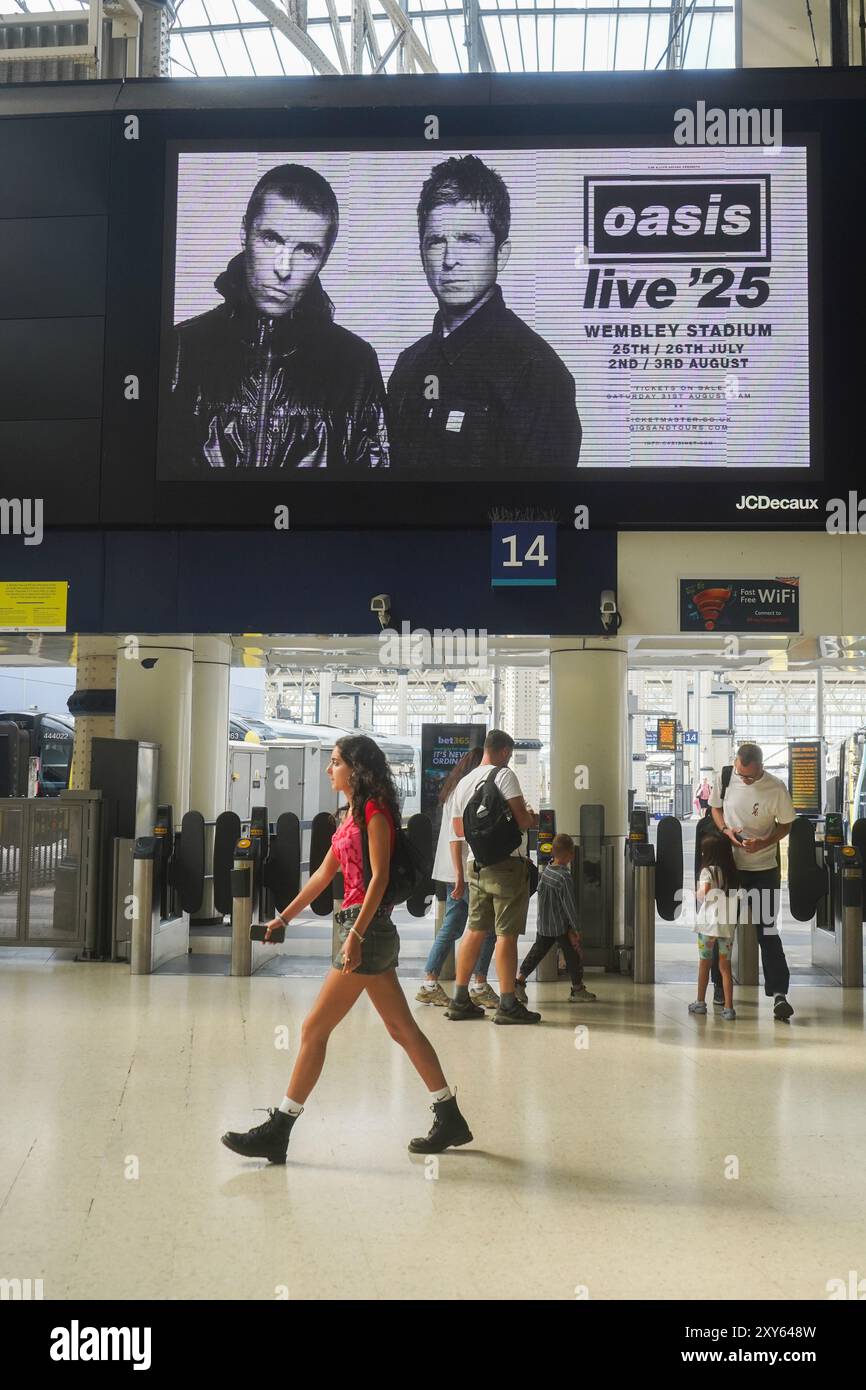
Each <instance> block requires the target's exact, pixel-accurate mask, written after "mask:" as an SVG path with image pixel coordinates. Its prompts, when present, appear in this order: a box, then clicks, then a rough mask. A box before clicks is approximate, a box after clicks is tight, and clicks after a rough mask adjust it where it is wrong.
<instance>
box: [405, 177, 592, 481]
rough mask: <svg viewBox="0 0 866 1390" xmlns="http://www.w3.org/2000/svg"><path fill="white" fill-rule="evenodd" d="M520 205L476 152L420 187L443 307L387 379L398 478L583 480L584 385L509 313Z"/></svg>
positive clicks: (435, 288) (425, 237)
mask: <svg viewBox="0 0 866 1390" xmlns="http://www.w3.org/2000/svg"><path fill="white" fill-rule="evenodd" d="M510 229H511V204H510V198H509V194H508V189H507V187H506V185H505V182H504V181H503V179H502V178H501V177H500V175H499V174H498V173H497V172H496V171H495V170H494V169H491V168H489V167H488V166H487V165H486V164H485V163H484V162H483V161H482V160H481V159H479V158H478V157H477V156H476V155H471V154H467V155H463V156H462V157H452V158H450V159H446V160H444V161H443V162H442V163H441V164H437V165H436V166H435V168H434V169H433V170H432V172H431V174H430V176H429V178H428V179H427V180H426V182H425V183H424V186H423V188H422V190H421V197H420V200H419V203H418V238H419V244H420V251H421V263H422V266H423V269H424V275H425V277H426V279H427V284H428V286H429V288H430V290H431V292H432V293H433V295H434V296H435V298H436V301H437V304H438V310H437V313H436V316H435V318H434V321H433V330H432V332H430V333H428V334H426V335H425V336H424V337H422V338H419V339H418V341H417V342H415V343H413V344H412V345H411V347H407V348H406V349H405V350H404V351H403V352H402V353H401V354H400V356H399V358H398V359H397V363H396V365H395V367H394V370H393V372H392V374H391V377H390V380H389V383H388V402H389V422H390V433H391V449H392V459H393V465H394V469H395V472H396V471H399V472H400V473H402V472H404V471H409V470H414V469H419V470H423V471H424V472H425V473H429V472H430V471H431V470H436V471H440V470H448V471H450V470H453V471H454V472H455V473H458V472H459V474H460V475H461V476H473V475H475V476H477V475H478V474H482V475H483V474H486V475H487V476H490V475H496V474H502V473H505V474H508V473H512V474H513V473H515V472H519V473H521V474H523V475H524V476H526V477H529V478H531V477H532V476H533V474H534V473H538V472H541V471H543V472H544V473H546V474H548V475H549V474H550V473H551V472H556V471H559V472H560V473H573V470H574V469H575V468H576V466H577V463H578V456H579V454H580V443H581V425H580V419H579V416H578V413H577V407H576V405H575V387H574V378H573V377H572V376H571V373H570V372H569V371H568V368H567V367H566V366H565V364H564V362H563V361H562V359H561V358H560V357H559V356H558V354H557V353H556V352H554V350H553V348H552V347H551V346H550V344H549V343H547V342H545V340H544V339H543V338H541V337H540V336H539V335H538V334H537V333H535V332H533V330H532V329H531V328H529V327H528V325H527V324H525V323H524V322H523V320H522V319H520V318H518V316H517V315H516V314H514V313H512V311H511V310H510V309H509V308H508V307H507V305H506V303H505V300H504V298H503V295H502V290H501V289H500V287H499V285H498V283H497V280H498V277H499V275H500V273H501V272H502V271H503V270H504V268H505V266H506V265H507V263H508V259H509V255H510V252H511V242H510V240H509V236H510Z"/></svg>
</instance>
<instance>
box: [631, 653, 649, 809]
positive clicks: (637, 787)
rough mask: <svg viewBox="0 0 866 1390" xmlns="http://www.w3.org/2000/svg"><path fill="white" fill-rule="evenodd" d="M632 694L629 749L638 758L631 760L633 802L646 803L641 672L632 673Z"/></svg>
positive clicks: (644, 688)
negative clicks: (633, 698)
mask: <svg viewBox="0 0 866 1390" xmlns="http://www.w3.org/2000/svg"><path fill="white" fill-rule="evenodd" d="M632 692H633V694H634V697H635V706H636V713H635V715H634V718H633V719H632V728H631V739H632V744H631V748H632V753H633V754H637V755H638V757H637V758H633V759H632V765H631V784H632V786H633V787H634V799H635V801H646V715H645V714H644V710H645V709H646V675H645V674H644V672H643V671H635V672H633V673H632Z"/></svg>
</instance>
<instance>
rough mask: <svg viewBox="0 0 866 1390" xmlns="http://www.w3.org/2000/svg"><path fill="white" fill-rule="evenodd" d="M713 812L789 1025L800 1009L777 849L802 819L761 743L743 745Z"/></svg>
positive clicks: (779, 1014)
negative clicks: (791, 992) (794, 996)
mask: <svg viewBox="0 0 866 1390" xmlns="http://www.w3.org/2000/svg"><path fill="white" fill-rule="evenodd" d="M710 809H711V811H712V816H713V820H714V821H715V824H716V828H717V829H718V830H719V831H720V832H721V833H722V834H723V835H725V836H727V838H728V839H729V840H730V841H731V843H732V845H733V847H734V851H733V852H734V864H735V865H736V867H737V872H738V874H739V877H740V887H741V889H742V890H743V891H744V892H745V893H747V894H748V904H749V908H750V911H749V919H750V921H751V923H752V924H753V926H754V927H755V929H756V930H757V933H758V944H759V946H760V948H761V964H762V965H763V967H764V993H765V994H768V995H771V996H772V997H773V1014H774V1016H775V1017H776V1018H778V1019H780V1020H781V1021H782V1022H786V1021H787V1020H788V1019H789V1018H790V1017H791V1015H792V1013H793V1012H794V1010H793V1009H792V1008H791V1005H790V1004H789V1003H788V1000H787V998H786V995H787V993H788V985H789V983H790V973H789V971H788V962H787V961H786V960H785V952H784V950H783V948H782V939H781V937H780V936H779V932H778V928H777V927H776V918H777V916H778V915H779V900H780V897H781V884H782V874H781V870H780V868H779V860H778V850H777V846H778V844H779V841H780V840H784V838H785V836H786V835H787V834H789V833H790V830H791V826H792V825H793V823H794V820H795V818H796V812H795V811H794V807H793V804H792V802H791V798H790V796H789V794H788V788H787V787H786V786H785V784H784V782H780V781H779V778H778V777H773V776H772V775H771V774H770V773H769V772H765V771H764V754H763V752H762V751H761V749H760V748H759V747H758V745H757V744H756V743H741V744H740V747H739V748H738V749H737V756H736V760H735V762H734V769H733V772H732V773H731V780H730V782H729V783H728V786H727V789H726V791H725V793H724V795H722V779H721V777H717V778H716V780H715V783H714V785H713V794H712V796H711V797H710ZM741 917H742V914H741ZM714 984H716V981H715V979H714ZM715 992H716V994H718V984H716V991H715ZM713 1002H714V1003H715V1002H716V1000H715V999H714V1001H713Z"/></svg>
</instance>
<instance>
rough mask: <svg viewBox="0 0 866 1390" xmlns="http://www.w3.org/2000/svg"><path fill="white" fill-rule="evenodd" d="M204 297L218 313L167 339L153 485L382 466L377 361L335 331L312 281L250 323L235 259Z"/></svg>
mask: <svg viewBox="0 0 866 1390" xmlns="http://www.w3.org/2000/svg"><path fill="white" fill-rule="evenodd" d="M215 287H216V289H217V290H218V291H219V292H220V294H221V295H222V296H223V298H224V299H225V304H222V305H220V306H219V308H217V309H211V310H209V311H208V312H207V313H205V314H199V315H198V316H197V317H196V318H193V319H188V320H187V321H186V322H185V323H181V324H178V325H177V327H176V329H175V331H174V361H173V365H172V374H171V404H170V407H169V411H168V422H167V426H166V428H165V430H164V431H163V432H162V436H161V452H162V463H163V466H162V469H161V473H162V476H163V477H167V476H171V477H174V478H195V477H202V476H203V475H204V474H205V473H207V472H209V471H210V470H212V469H226V470H232V471H234V470H236V469H244V470H247V469H250V470H251V469H257V470H261V469H267V470H269V471H275V470H277V469H295V468H297V469H311V468H329V469H334V470H338V469H339V470H344V469H350V470H352V471H355V470H357V469H362V468H387V467H388V438H387V434H386V428H385V404H384V403H385V389H384V385H383V382H382V373H381V371H380V369H379V361H378V358H377V356H376V353H375V350H374V349H373V348H372V347H371V346H370V344H369V343H365V342H364V340H363V338H358V337H356V336H355V334H354V333H350V332H349V331H348V330H347V329H345V328H341V327H339V325H338V324H335V323H334V306H333V304H332V303H331V301H330V299H329V298H328V296H327V295H326V293H325V291H324V290H323V289H322V286H321V284H320V282H319V279H318V277H316V279H315V280H314V281H313V282H312V284H311V285H310V287H309V289H308V290H307V292H306V293H305V295H304V297H303V300H302V301H301V303H300V304H299V305H298V307H297V308H296V309H295V310H294V311H293V312H292V313H291V314H287V315H285V317H280V318H269V317H267V316H266V315H263V314H260V313H259V312H258V310H257V309H256V307H255V305H254V304H253V302H252V300H251V299H250V297H249V294H248V292H247V287H246V277H245V270H244V257H243V254H241V255H238V256H235V257H234V259H233V260H231V261H230V262H229V264H228V267H227V268H226V270H225V271H224V272H223V274H221V275H220V276H219V277H218V279H217V280H216V281H215Z"/></svg>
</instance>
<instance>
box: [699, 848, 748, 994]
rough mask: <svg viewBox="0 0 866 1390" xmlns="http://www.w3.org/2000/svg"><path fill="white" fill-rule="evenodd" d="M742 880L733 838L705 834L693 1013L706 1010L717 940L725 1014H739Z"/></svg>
mask: <svg viewBox="0 0 866 1390" xmlns="http://www.w3.org/2000/svg"><path fill="white" fill-rule="evenodd" d="M738 883H739V878H738V875H737V870H736V867H735V865H734V855H733V850H732V848H731V842H730V840H728V839H723V838H722V837H721V836H720V835H704V837H703V839H702V841H701V871H700V874H699V876H698V887H697V892H696V894H695V897H696V900H697V904H698V912H697V914H696V918H695V927H694V930H695V931H696V932H697V934H698V951H699V952H700V961H699V963H698V997H697V999H696V1000H695V1001H694V1003H692V1004H689V1013H690V1014H705V1013H706V1012H707V1006H706V1003H705V999H706V993H707V985H708V983H709V979H710V965H711V962H712V958H713V943H714V941H718V943H719V969H720V970H721V972H722V985H723V988H724V991H725V1007H724V1009H723V1010H722V1018H724V1019H727V1020H731V1019H734V1018H736V1017H737V1015H736V1011H735V1009H734V981H733V976H732V974H731V947H732V945H733V941H734V932H735V930H736V923H737V894H736V889H737V886H738Z"/></svg>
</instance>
